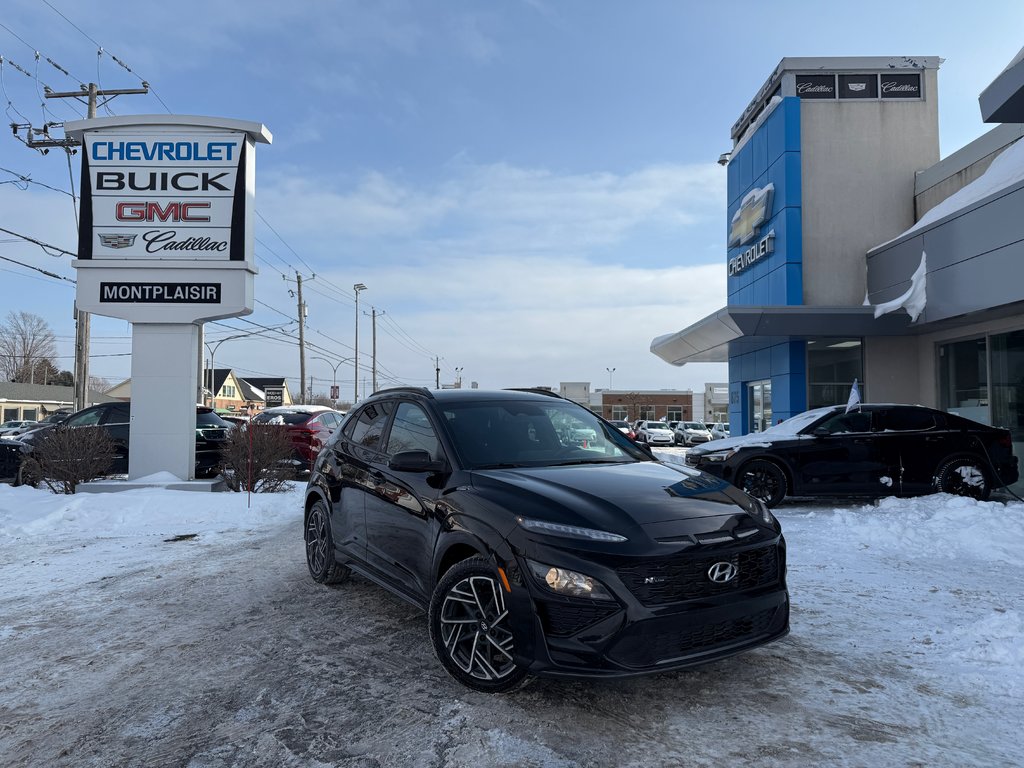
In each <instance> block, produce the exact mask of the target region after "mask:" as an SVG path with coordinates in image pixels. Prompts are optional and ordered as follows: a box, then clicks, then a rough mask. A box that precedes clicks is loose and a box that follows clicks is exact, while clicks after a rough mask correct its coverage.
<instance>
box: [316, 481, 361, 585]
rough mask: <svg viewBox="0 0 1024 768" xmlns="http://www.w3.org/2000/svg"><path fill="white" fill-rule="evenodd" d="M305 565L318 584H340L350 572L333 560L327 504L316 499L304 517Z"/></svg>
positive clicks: (332, 542)
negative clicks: (307, 514)
mask: <svg viewBox="0 0 1024 768" xmlns="http://www.w3.org/2000/svg"><path fill="white" fill-rule="evenodd" d="M305 539H306V566H307V567H308V568H309V575H310V576H312V577H313V581H315V582H317V583H318V584H340V583H341V582H343V581H346V580H347V579H348V578H349V576H351V575H352V572H351V571H350V570H349V569H348V568H346V567H345V566H344V565H341V564H339V563H337V562H336V561H335V560H334V539H333V538H331V523H330V520H329V519H328V511H327V505H326V504H325V503H324V502H323V501H317V502H316V503H315V504H313V507H312V509H310V510H309V516H308V517H307V518H306V531H305Z"/></svg>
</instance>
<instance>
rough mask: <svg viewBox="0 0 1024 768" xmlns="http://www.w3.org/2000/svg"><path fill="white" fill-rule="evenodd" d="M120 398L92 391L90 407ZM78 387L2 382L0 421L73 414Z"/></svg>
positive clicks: (27, 419)
mask: <svg viewBox="0 0 1024 768" xmlns="http://www.w3.org/2000/svg"><path fill="white" fill-rule="evenodd" d="M116 399H117V398H115V397H111V396H109V395H107V394H104V393H100V392H97V391H96V390H89V405H95V404H96V403H106V402H109V401H111V400H116ZM74 407H75V388H74V387H58V386H54V385H52V384H22V383H17V382H12V381H5V382H0V415H2V417H3V418H2V419H0V421H33V420H35V421H39V420H40V419H45V418H46V417H47V416H49V415H50V414H52V413H56V412H57V411H72V410H74Z"/></svg>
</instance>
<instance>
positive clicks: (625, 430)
mask: <svg viewBox="0 0 1024 768" xmlns="http://www.w3.org/2000/svg"><path fill="white" fill-rule="evenodd" d="M609 423H610V424H611V425H612V426H613V427H615V428H616V429H617V430H619V432H621V433H622V434H624V435H625V436H626V437H628V438H629V439H630V440H632V439H633V438H634V437H636V433H635V432H634V431H633V427H632V426H631V425H630V423H629V422H628V421H626V420H625V419H612V420H611V421H610V422H609Z"/></svg>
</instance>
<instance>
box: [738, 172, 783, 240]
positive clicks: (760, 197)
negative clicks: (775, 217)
mask: <svg viewBox="0 0 1024 768" xmlns="http://www.w3.org/2000/svg"><path fill="white" fill-rule="evenodd" d="M773 190H774V187H773V186H772V185H771V184H767V185H765V186H764V187H761V188H754V189H752V190H751V191H750V192H748V193H747V195H746V197H744V198H743V202H742V203H741V204H740V209H739V210H738V211H736V213H735V214H733V217H732V227H731V228H730V229H729V247H730V248H734V247H736V246H737V245H744V244H745V243H749V242H750V241H751V240H753V239H754V235H756V234H757V231H758V230H759V229H760V228H761V225H762V224H764V223H765V222H766V221H767V220H768V219H770V218H771V215H772V191H773Z"/></svg>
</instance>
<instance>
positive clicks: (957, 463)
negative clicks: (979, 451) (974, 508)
mask: <svg viewBox="0 0 1024 768" xmlns="http://www.w3.org/2000/svg"><path fill="white" fill-rule="evenodd" d="M935 485H936V488H938V490H939V491H940V492H942V493H952V494H954V495H955V496H969V497H970V498H972V499H977V500H978V501H986V500H987V499H988V497H989V495H990V494H991V493H992V481H991V480H990V479H989V473H988V472H987V471H986V469H985V465H984V464H983V463H982V462H981V460H980V459H979V458H977V457H975V456H959V457H957V458H953V459H947V460H946V461H944V462H943V463H942V464H941V465H940V466H939V469H938V471H937V472H936V473H935Z"/></svg>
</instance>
